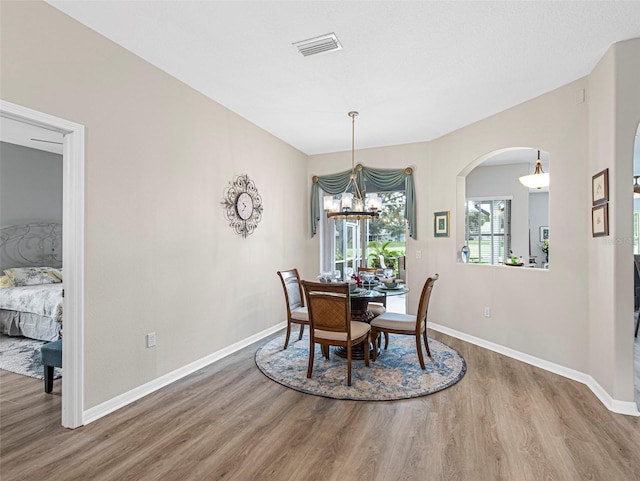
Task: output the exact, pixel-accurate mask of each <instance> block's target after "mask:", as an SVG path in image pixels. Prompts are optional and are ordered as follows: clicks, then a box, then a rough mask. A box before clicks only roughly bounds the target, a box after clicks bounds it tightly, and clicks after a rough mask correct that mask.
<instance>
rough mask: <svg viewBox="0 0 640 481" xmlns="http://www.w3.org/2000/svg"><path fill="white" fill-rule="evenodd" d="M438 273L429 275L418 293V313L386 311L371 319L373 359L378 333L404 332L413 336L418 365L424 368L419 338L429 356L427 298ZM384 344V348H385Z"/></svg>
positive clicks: (375, 352)
mask: <svg viewBox="0 0 640 481" xmlns="http://www.w3.org/2000/svg"><path fill="white" fill-rule="evenodd" d="M438 277H439V275H438V274H435V275H434V276H433V277H429V278H428V279H427V281H426V282H425V283H424V287H423V288H422V294H421V295H420V304H419V305H418V314H417V315H415V316H413V315H408V314H399V313H395V312H387V313H384V314H382V315H381V316H378V317H376V318H375V319H374V320H373V321H371V339H372V340H373V342H374V344H377V346H374V350H373V360H374V361H376V359H377V351H378V348H379V346H380V339H379V337H380V333H381V332H383V333H385V334H387V333H391V334H404V335H408V336H415V338H416V349H417V351H418V359H419V361H420V367H421V368H422V369H425V364H424V357H423V355H422V345H421V342H420V339H421V338H422V339H423V341H424V345H425V347H426V348H427V356H429V357H431V350H430V349H429V341H428V339H427V310H428V308H429V299H430V298H431V291H432V290H433V285H434V284H435V282H436V281H437V280H438ZM386 348H387V347H386V345H385V349H386Z"/></svg>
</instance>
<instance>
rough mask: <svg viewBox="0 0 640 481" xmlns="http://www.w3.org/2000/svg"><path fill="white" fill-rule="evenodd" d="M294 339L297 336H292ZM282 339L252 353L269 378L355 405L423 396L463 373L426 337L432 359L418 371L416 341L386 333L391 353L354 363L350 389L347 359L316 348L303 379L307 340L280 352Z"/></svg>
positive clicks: (459, 363) (451, 352)
mask: <svg viewBox="0 0 640 481" xmlns="http://www.w3.org/2000/svg"><path fill="white" fill-rule="evenodd" d="M292 338H294V339H296V338H297V336H295V335H292ZM283 346H284V335H282V336H279V337H276V338H275V339H272V340H271V341H269V342H267V343H266V344H265V345H263V346H262V347H260V348H259V349H258V351H257V352H256V365H257V366H258V368H259V369H260V371H262V373H263V374H264V375H265V376H267V377H268V378H270V379H272V380H273V381H276V382H277V383H280V384H282V385H283V386H286V387H289V388H291V389H295V390H296V391H301V392H304V393H307V394H314V395H316V396H324V397H328V398H333V399H351V400H357V401H389V400H395V399H408V398H414V397H420V396H427V395H429V394H433V393H435V392H438V391H441V390H443V389H446V388H448V387H449V386H452V385H454V384H455V383H457V382H458V381H459V380H460V379H462V377H463V376H464V374H465V372H466V363H465V360H464V359H463V357H462V356H461V355H460V353H458V352H457V351H456V350H455V349H453V348H451V347H449V346H447V345H446V344H444V343H442V342H440V341H437V340H435V339H431V338H429V347H430V348H431V354H432V355H433V361H431V360H429V358H428V357H427V356H426V354H425V364H426V370H424V371H423V370H422V369H420V363H419V361H418V354H417V352H416V344H415V338H414V337H411V336H397V335H393V334H391V335H390V339H389V349H388V350H387V351H385V350H382V352H381V354H380V355H379V356H378V359H377V361H376V362H373V361H371V363H370V366H369V367H366V366H365V365H364V361H358V360H353V361H352V364H351V369H352V371H351V386H347V360H346V359H343V358H341V357H339V356H337V355H336V354H334V352H333V349H334V348H333V347H332V348H331V355H330V360H328V361H327V360H326V359H324V357H322V354H321V352H320V347H319V346H318V345H316V351H315V356H314V357H315V360H314V365H313V373H312V377H311V379H307V366H308V363H309V338H308V334H307V330H305V335H304V336H303V338H302V340H300V341H295V342H289V347H287V349H286V350H283V349H282V347H283Z"/></svg>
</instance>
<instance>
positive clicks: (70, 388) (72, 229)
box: [0, 100, 85, 429]
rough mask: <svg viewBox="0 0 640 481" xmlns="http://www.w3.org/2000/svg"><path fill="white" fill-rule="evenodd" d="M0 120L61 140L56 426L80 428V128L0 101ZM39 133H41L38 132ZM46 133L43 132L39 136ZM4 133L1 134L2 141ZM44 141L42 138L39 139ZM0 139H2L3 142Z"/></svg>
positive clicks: (82, 224) (81, 384)
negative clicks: (59, 353) (59, 351)
mask: <svg viewBox="0 0 640 481" xmlns="http://www.w3.org/2000/svg"><path fill="white" fill-rule="evenodd" d="M0 120H1V121H2V122H5V121H7V122H9V121H10V122H11V123H13V124H14V125H15V126H16V127H19V128H22V129H30V130H32V132H33V137H31V136H30V138H41V139H42V138H43V136H39V135H38V133H40V134H44V133H46V132H48V133H52V132H54V133H57V134H58V136H59V138H61V139H62V180H63V181H62V258H63V260H64V300H63V313H64V339H65V348H64V350H63V365H64V374H63V377H62V413H61V419H62V425H63V426H64V427H67V428H72V429H73V428H77V427H80V426H82V425H83V424H84V423H85V419H84V410H83V409H84V407H83V388H84V385H83V384H84V383H83V372H84V358H83V352H84V349H83V344H82V339H83V335H82V333H83V328H84V323H83V311H84V309H83V302H84V163H85V158H84V126H82V125H80V124H76V123H74V122H70V121H67V120H64V119H61V118H58V117H55V116H52V115H49V114H46V113H43V112H39V111H36V110H33V109H29V108H26V107H23V106H20V105H17V104H13V103H11V102H7V101H4V100H0ZM43 129H44V130H43ZM45 131H46V132H45ZM4 135H5V130H4V129H3V130H2V136H3V137H4ZM44 138H45V139H46V137H44ZM0 140H3V141H4V140H5V139H4V138H2V139H0ZM1 221H2V220H1V219H0V222H1Z"/></svg>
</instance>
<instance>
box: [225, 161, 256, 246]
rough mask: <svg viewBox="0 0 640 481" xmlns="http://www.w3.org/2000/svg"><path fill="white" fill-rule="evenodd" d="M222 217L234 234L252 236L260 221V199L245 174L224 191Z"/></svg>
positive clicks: (236, 178)
mask: <svg viewBox="0 0 640 481" xmlns="http://www.w3.org/2000/svg"><path fill="white" fill-rule="evenodd" d="M221 204H222V205H223V206H224V216H225V218H226V219H227V220H228V221H229V227H231V228H232V229H233V230H234V231H235V233H236V234H239V235H241V236H242V237H247V236H248V235H249V234H253V231H254V230H256V228H257V227H258V223H259V222H260V221H261V220H262V210H263V207H262V197H260V194H259V193H258V189H257V188H256V184H255V183H254V182H253V180H251V179H249V176H248V175H247V174H242V175H237V176H235V177H234V178H233V180H232V181H231V182H229V186H228V187H227V188H226V189H225V191H224V200H223V201H222V202H221Z"/></svg>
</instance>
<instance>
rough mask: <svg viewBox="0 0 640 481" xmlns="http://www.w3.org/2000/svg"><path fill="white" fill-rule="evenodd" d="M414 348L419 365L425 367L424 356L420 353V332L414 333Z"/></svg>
mask: <svg viewBox="0 0 640 481" xmlns="http://www.w3.org/2000/svg"><path fill="white" fill-rule="evenodd" d="M416 349H418V359H419V360H420V367H421V368H422V369H425V365H424V356H423V355H422V343H421V342H420V333H419V332H417V333H416Z"/></svg>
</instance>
